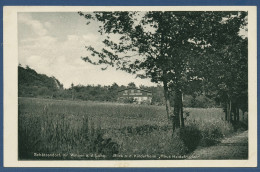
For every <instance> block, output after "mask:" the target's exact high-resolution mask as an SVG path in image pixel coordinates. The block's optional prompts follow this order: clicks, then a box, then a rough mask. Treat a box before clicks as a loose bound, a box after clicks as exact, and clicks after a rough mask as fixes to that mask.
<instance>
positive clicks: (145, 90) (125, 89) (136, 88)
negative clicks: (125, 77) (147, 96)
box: [118, 87, 152, 93]
mask: <svg viewBox="0 0 260 172" xmlns="http://www.w3.org/2000/svg"><path fill="white" fill-rule="evenodd" d="M133 89H134V90H140V91H144V92H147V93H152V92H151V91H148V90H144V89H140V88H134V87H132V88H131V87H130V88H126V89H123V90H119V91H118V92H122V91H125V90H133Z"/></svg>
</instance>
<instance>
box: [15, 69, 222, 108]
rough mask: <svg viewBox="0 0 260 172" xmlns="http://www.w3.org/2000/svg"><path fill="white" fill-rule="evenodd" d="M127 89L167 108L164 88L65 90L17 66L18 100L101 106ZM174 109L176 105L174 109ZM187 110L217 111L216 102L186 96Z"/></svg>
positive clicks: (52, 80) (56, 82)
mask: <svg viewBox="0 0 260 172" xmlns="http://www.w3.org/2000/svg"><path fill="white" fill-rule="evenodd" d="M126 88H140V89H144V90H148V91H150V92H152V103H151V104H152V105H159V106H161V105H165V100H164V98H163V97H164V96H163V87H162V86H160V85H158V86H144V85H140V86H139V87H137V86H136V85H135V84H134V83H133V82H130V83H129V84H128V85H118V84H117V83H113V84H112V85H105V86H101V85H74V84H71V86H70V88H67V89H66V88H63V84H62V83H61V82H60V81H59V80H58V79H56V78H55V77H48V76H46V75H44V74H38V73H37V72H36V71H35V70H34V69H32V68H30V67H29V66H26V67H25V68H24V67H22V66H21V65H20V66H18V96H19V97H38V98H51V99H63V100H64V99H66V100H83V101H99V102H118V94H117V93H118V91H120V90H124V89H126ZM123 103H134V101H127V100H126V101H124V102H123ZM172 106H173V105H172ZM184 106H185V107H200V108H204V107H218V106H219V104H217V103H216V102H215V101H214V100H213V99H210V98H209V97H207V96H205V95H203V94H202V95H196V96H194V95H185V96H184Z"/></svg>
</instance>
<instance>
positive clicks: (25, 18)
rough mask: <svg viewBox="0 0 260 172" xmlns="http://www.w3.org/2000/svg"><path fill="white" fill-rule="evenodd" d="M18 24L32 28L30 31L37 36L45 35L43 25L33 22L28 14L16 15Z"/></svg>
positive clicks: (46, 31)
mask: <svg viewBox="0 0 260 172" xmlns="http://www.w3.org/2000/svg"><path fill="white" fill-rule="evenodd" d="M18 22H20V23H23V24H26V25H28V26H30V27H31V28H32V31H33V32H34V33H35V34H36V35H39V36H44V35H47V33H48V30H47V29H46V28H45V27H44V25H43V24H42V23H41V22H40V21H38V20H34V19H33V18H32V16H31V15H30V14H26V13H21V14H19V15H18Z"/></svg>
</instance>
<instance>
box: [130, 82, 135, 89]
mask: <svg viewBox="0 0 260 172" xmlns="http://www.w3.org/2000/svg"><path fill="white" fill-rule="evenodd" d="M128 87H129V88H136V85H135V83H134V82H130V83H128Z"/></svg>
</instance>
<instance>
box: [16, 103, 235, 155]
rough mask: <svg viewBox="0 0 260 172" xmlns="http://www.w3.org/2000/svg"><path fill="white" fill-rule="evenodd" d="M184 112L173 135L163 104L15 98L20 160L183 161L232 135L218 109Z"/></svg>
mask: <svg viewBox="0 0 260 172" xmlns="http://www.w3.org/2000/svg"><path fill="white" fill-rule="evenodd" d="M184 111H185V112H188V113H186V114H189V115H187V116H185V125H186V126H185V128H183V129H181V130H178V131H176V132H175V134H174V135H172V130H171V126H170V125H169V124H168V122H167V118H166V111H165V107H164V106H151V105H150V106H149V105H134V104H120V103H109V102H91V101H69V100H52V99H37V98H19V100H18V152H19V153H18V154H19V159H22V160H24V159H25V160H28V159H183V158H185V156H186V155H187V154H189V153H190V152H192V151H193V150H195V149H196V148H197V147H199V146H210V145H213V144H216V143H217V142H218V141H219V140H220V139H221V138H223V137H225V136H227V135H231V134H232V133H234V128H233V126H232V125H231V124H229V123H227V122H226V121H224V120H223V119H224V113H223V110H222V109H220V108H207V109H206V108H205V109H204V108H185V109H184Z"/></svg>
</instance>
